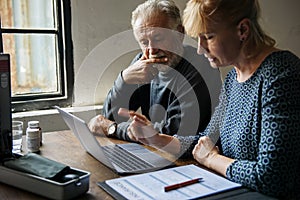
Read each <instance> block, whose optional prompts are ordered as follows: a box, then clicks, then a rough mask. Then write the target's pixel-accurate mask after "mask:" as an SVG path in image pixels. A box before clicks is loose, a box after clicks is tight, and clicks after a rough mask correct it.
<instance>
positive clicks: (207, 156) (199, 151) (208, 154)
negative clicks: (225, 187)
mask: <svg viewBox="0 0 300 200" xmlns="http://www.w3.org/2000/svg"><path fill="white" fill-rule="evenodd" d="M193 156H194V158H195V159H196V160H197V161H198V162H199V163H200V164H202V165H204V166H205V167H207V168H209V169H212V170H214V171H215V172H217V173H219V174H221V175H223V176H226V170H227V168H228V166H229V165H231V164H232V163H233V162H234V161H235V160H234V159H232V158H229V157H226V156H223V155H221V154H220V153H219V149H218V147H217V146H215V144H214V143H213V142H212V141H211V139H210V138H209V137H208V136H203V137H201V138H199V140H198V144H197V145H196V146H195V148H194V150H193Z"/></svg>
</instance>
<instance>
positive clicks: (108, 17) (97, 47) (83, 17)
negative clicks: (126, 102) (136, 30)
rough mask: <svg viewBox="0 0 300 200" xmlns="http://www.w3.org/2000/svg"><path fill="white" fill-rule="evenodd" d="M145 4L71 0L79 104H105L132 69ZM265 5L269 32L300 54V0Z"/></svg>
mask: <svg viewBox="0 0 300 200" xmlns="http://www.w3.org/2000/svg"><path fill="white" fill-rule="evenodd" d="M142 2H144V1H143V0H126V1H122V0H84V1H82V0H72V2H71V4H72V5H71V6H72V28H73V29H72V30H73V31H72V35H73V42H74V63H75V73H76V83H75V94H74V100H75V102H74V105H75V106H78V105H80V106H81V105H94V104H100V103H102V102H103V100H104V98H105V96H106V94H107V92H108V90H109V88H110V87H111V86H112V84H113V81H114V79H115V78H116V76H117V74H118V73H119V71H120V70H121V69H123V68H125V67H127V66H128V64H129V62H130V60H131V58H132V56H133V55H134V54H135V53H136V51H137V50H138V49H139V48H138V46H137V43H136V42H135V40H134V38H133V36H132V33H131V26H130V17H131V12H132V10H133V9H134V8H135V7H136V6H137V5H138V4H140V3H142ZM175 2H176V3H177V5H178V6H179V7H180V8H181V10H182V9H183V8H184V7H185V2H186V1H182V0H176V1H175ZM260 3H261V8H262V14H263V15H262V18H263V21H262V24H263V27H264V28H265V30H266V31H267V32H268V33H269V34H270V35H271V36H273V37H274V38H275V39H276V40H277V42H278V46H279V47H280V48H284V49H290V50H292V51H293V52H294V53H296V54H297V55H298V56H300V45H299V44H300V37H299V36H300V21H299V19H300V12H299V10H298V9H299V8H300V1H298V0H289V1H286V0H261V1H260ZM223 73H226V70H224V72H223ZM223 75H224V74H223Z"/></svg>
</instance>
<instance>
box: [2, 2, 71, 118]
mask: <svg viewBox="0 0 300 200" xmlns="http://www.w3.org/2000/svg"><path fill="white" fill-rule="evenodd" d="M55 3H56V14H57V30H50V29H36V28H35V29H18V28H1V32H2V33H5V34H26V33H27V34H28V33H32V34H49V33H51V34H56V35H57V38H58V39H57V40H58V41H57V42H58V43H57V45H58V61H57V62H58V63H59V65H60V66H61V67H60V72H59V76H60V77H59V82H60V83H59V85H60V86H59V87H60V91H58V92H57V93H48V94H33V95H23V96H15V97H12V98H11V102H12V104H11V107H12V112H21V111H30V110H41V109H49V108H51V107H52V106H54V105H58V106H60V107H67V106H71V105H72V96H73V95H72V94H73V85H74V61H73V44H72V34H71V2H70V0H55ZM4 53H5V52H4Z"/></svg>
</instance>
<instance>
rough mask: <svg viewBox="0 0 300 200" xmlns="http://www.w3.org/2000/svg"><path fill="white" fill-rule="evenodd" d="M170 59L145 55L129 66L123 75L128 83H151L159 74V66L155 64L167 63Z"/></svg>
mask: <svg viewBox="0 0 300 200" xmlns="http://www.w3.org/2000/svg"><path fill="white" fill-rule="evenodd" d="M167 61H168V59H167V58H166V57H162V58H147V56H146V55H143V56H142V57H141V58H140V60H138V61H137V62H135V63H134V64H133V65H131V66H129V67H128V68H126V69H125V70H124V71H123V72H122V77H123V80H124V82H125V83H127V84H146V83H150V82H151V80H152V79H154V78H155V77H156V76H157V74H158V69H157V67H154V64H157V63H160V64H163V63H166V62H167Z"/></svg>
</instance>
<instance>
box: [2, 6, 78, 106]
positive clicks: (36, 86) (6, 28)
mask: <svg viewBox="0 0 300 200" xmlns="http://www.w3.org/2000/svg"><path fill="white" fill-rule="evenodd" d="M0 6H1V8H0V13H1V23H2V24H1V32H2V41H3V44H1V46H2V48H3V49H2V50H3V52H4V53H8V54H10V64H11V80H12V81H11V87H12V108H13V111H25V110H32V109H45V108H49V107H51V106H52V105H54V104H55V105H60V106H66V105H70V104H71V96H72V90H73V89H72V87H73V81H74V80H73V58H72V56H73V55H72V42H71V41H72V40H71V28H70V22H71V20H70V18H71V14H70V0H0Z"/></svg>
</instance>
